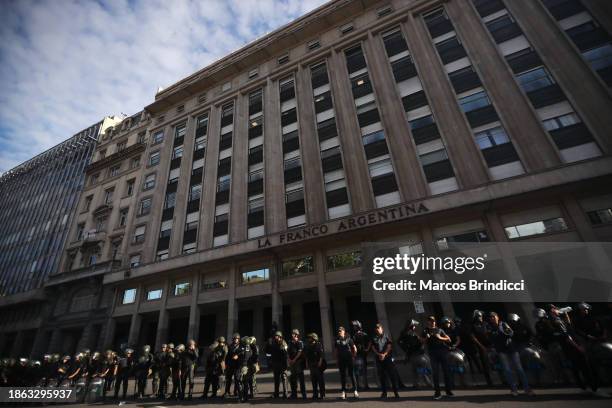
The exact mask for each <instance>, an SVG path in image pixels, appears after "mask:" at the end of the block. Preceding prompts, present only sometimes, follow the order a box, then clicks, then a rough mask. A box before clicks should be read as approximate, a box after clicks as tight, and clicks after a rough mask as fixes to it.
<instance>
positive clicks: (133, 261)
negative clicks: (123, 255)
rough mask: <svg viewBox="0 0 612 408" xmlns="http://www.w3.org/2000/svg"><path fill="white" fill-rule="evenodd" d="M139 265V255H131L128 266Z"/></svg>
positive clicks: (135, 266)
mask: <svg viewBox="0 0 612 408" xmlns="http://www.w3.org/2000/svg"><path fill="white" fill-rule="evenodd" d="M139 266H140V255H132V256H131V257H130V268H138V267H139Z"/></svg>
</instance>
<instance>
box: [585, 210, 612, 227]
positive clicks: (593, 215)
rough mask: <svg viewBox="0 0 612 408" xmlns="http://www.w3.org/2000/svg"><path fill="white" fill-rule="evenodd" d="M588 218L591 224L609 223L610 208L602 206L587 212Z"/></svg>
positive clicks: (610, 218)
mask: <svg viewBox="0 0 612 408" xmlns="http://www.w3.org/2000/svg"><path fill="white" fill-rule="evenodd" d="M587 215H588V217H589V220H591V224H593V225H601V224H610V223H612V208H603V209H601V210H595V211H589V212H587Z"/></svg>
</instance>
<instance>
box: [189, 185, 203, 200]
mask: <svg viewBox="0 0 612 408" xmlns="http://www.w3.org/2000/svg"><path fill="white" fill-rule="evenodd" d="M201 194H202V185H201V184H194V185H193V186H191V187H189V201H193V200H199V199H200V196H201Z"/></svg>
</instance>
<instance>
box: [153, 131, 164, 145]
mask: <svg viewBox="0 0 612 408" xmlns="http://www.w3.org/2000/svg"><path fill="white" fill-rule="evenodd" d="M151 140H152V143H151V144H154V145H156V144H159V143H161V142H163V141H164V131H163V130H160V131H159V132H155V133H153V137H152V138H151Z"/></svg>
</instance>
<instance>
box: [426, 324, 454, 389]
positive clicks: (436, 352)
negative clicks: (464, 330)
mask: <svg viewBox="0 0 612 408" xmlns="http://www.w3.org/2000/svg"><path fill="white" fill-rule="evenodd" d="M423 337H424V339H425V341H426V343H427V352H428V354H429V359H430V360H431V369H432V371H433V383H434V390H435V394H434V399H436V400H439V399H441V398H442V394H441V393H440V368H442V373H443V375H444V388H445V391H446V395H447V396H449V397H452V396H453V391H452V386H453V384H452V377H451V375H450V367H449V366H448V360H447V354H448V350H449V347H450V342H451V339H450V337H448V335H447V334H446V333H445V332H444V330H442V329H441V328H440V327H438V326H437V324H436V318H435V317H434V316H429V317H428V318H427V327H426V328H425V330H423Z"/></svg>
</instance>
